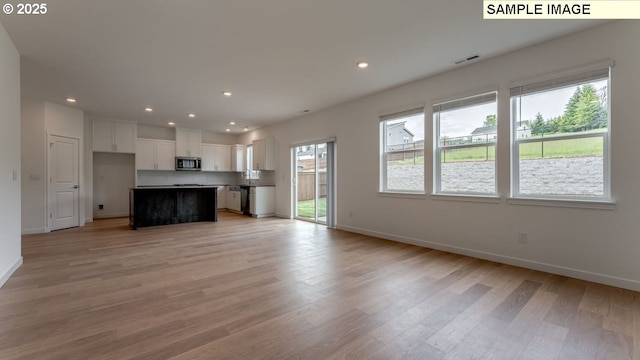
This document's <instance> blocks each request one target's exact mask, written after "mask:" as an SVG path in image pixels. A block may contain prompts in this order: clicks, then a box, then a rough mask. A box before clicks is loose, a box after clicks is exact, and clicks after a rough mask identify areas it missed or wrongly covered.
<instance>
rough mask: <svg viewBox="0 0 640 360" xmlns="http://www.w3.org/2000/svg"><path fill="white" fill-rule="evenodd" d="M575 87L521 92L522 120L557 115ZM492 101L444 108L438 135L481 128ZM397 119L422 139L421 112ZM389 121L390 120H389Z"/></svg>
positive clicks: (465, 133)
mask: <svg viewBox="0 0 640 360" xmlns="http://www.w3.org/2000/svg"><path fill="white" fill-rule="evenodd" d="M592 85H593V86H594V87H595V88H596V89H602V88H603V87H605V86H607V81H606V80H602V81H596V82H593V83H592ZM576 88H577V86H570V87H566V88H561V89H557V90H553V91H546V92H542V93H537V94H530V95H525V96H523V97H522V99H521V104H522V106H521V109H520V110H521V116H522V120H533V119H535V117H536V114H537V113H538V112H540V113H541V114H542V116H543V117H544V119H545V120H548V119H550V118H554V117H558V116H560V115H562V114H563V113H564V108H565V105H566V104H567V102H568V101H569V98H571V95H573V93H574V92H575V90H576ZM497 113H498V111H497V105H496V103H490V104H482V105H476V106H471V107H466V108H462V109H457V110H452V111H447V112H444V113H442V114H441V116H440V136H448V137H450V138H451V137H459V136H468V135H470V134H471V132H473V130H474V129H476V128H478V127H482V126H483V123H484V121H485V120H486V117H487V115H492V114H497ZM398 121H406V124H405V127H406V128H407V129H409V131H411V132H412V133H413V134H414V135H415V137H414V141H418V140H424V127H425V125H423V115H415V116H411V117H407V118H403V119H398ZM393 122H395V121H392V122H390V123H393Z"/></svg>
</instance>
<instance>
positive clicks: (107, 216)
mask: <svg viewBox="0 0 640 360" xmlns="http://www.w3.org/2000/svg"><path fill="white" fill-rule="evenodd" d="M127 216H129V213H128V212H126V213H105V214H97V215H94V216H93V218H94V219H110V218H117V217H127Z"/></svg>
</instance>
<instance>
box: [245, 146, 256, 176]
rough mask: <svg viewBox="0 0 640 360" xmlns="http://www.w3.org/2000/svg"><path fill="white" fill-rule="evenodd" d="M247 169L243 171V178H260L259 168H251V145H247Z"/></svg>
mask: <svg viewBox="0 0 640 360" xmlns="http://www.w3.org/2000/svg"><path fill="white" fill-rule="evenodd" d="M246 160H247V170H246V171H245V173H244V178H245V179H247V180H258V179H260V170H252V168H253V145H247V159H246Z"/></svg>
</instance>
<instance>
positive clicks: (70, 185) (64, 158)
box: [48, 135, 80, 230]
mask: <svg viewBox="0 0 640 360" xmlns="http://www.w3.org/2000/svg"><path fill="white" fill-rule="evenodd" d="M78 147H79V141H78V139H73V138H66V137H61V136H55V135H50V136H49V156H48V169H49V192H48V193H49V196H48V209H49V214H48V215H49V230H58V229H65V228H70V227H74V226H78V225H80V221H79V219H80V217H79V206H80V203H79V198H80V189H79V188H80V187H79V183H80V170H79V168H78V164H79V160H78Z"/></svg>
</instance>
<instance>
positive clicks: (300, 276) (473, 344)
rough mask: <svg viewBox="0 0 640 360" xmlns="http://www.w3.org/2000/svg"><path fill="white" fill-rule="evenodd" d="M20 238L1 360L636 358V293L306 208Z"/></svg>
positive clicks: (2, 319) (6, 301) (1, 324)
mask: <svg viewBox="0 0 640 360" xmlns="http://www.w3.org/2000/svg"><path fill="white" fill-rule="evenodd" d="M23 249H24V251H23V256H24V265H22V267H21V268H20V269H19V270H18V271H17V272H16V273H15V275H14V276H13V277H12V278H11V279H10V280H9V281H8V282H7V283H6V284H5V286H4V287H3V288H2V289H0V359H145V360H147V359H384V360H392V359H421V360H424V359H545V360H546V359H580V360H584V359H616V360H617V359H640V293H636V292H632V291H626V290H621V289H617V288H612V287H608V286H603V285H598V284H593V283H589V282H584V281H579V280H574V279H570V278H565V277H561V276H555V275H549V274H545V273H541V272H536V271H530V270H525V269H521V268H515V267H511V266H506V265H500V264H496V263H492V262H488V261H483V260H477V259H473V258H469V257H464V256H459V255H453V254H449V253H444V252H440V251H435V250H429V249H425V248H420V247H416V246H410V245H405V244H400V243H395V242H390V241H384V240H380V239H376V238H371V237H367V236H362V235H357V234H352V233H348V232H343V231H338V230H330V229H327V228H325V227H323V226H319V225H314V224H310V223H306V222H300V221H294V220H283V219H275V218H267V219H250V218H247V217H242V216H238V215H232V214H228V213H222V214H221V219H220V222H218V223H198V224H183V225H171V226H165V227H155V228H145V229H141V230H138V231H132V230H129V229H128V228H127V226H126V220H124V219H113V220H100V221H96V222H94V223H92V224H89V225H88V226H86V227H85V228H77V229H71V230H63V231H58V232H54V233H51V234H44V235H30V236H25V237H24V238H23ZM612 261H615V260H612Z"/></svg>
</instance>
